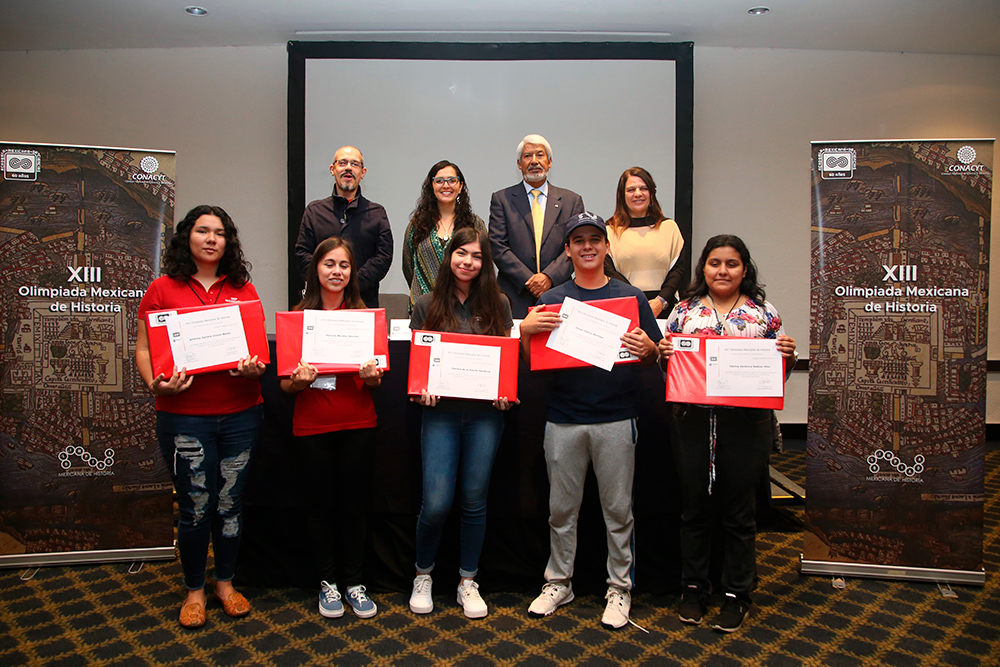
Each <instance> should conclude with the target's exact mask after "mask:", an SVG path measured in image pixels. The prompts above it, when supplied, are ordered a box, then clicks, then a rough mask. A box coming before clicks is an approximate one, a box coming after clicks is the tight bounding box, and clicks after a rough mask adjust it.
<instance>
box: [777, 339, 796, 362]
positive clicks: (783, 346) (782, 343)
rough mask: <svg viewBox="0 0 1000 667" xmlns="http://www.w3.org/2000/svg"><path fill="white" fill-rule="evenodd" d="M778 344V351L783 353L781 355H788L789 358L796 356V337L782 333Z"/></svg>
mask: <svg viewBox="0 0 1000 667" xmlns="http://www.w3.org/2000/svg"><path fill="white" fill-rule="evenodd" d="M777 345H778V352H780V353H781V356H783V357H786V358H788V359H792V358H794V357H795V339H794V338H792V337H791V336H786V335H784V334H782V335H780V336H778V340H777Z"/></svg>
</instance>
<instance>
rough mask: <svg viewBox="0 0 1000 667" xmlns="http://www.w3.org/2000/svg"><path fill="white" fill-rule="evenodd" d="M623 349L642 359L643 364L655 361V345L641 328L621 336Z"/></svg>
mask: <svg viewBox="0 0 1000 667" xmlns="http://www.w3.org/2000/svg"><path fill="white" fill-rule="evenodd" d="M622 343H624V344H625V349H626V350H628V351H629V352H631V353H632V354H634V355H635V356H637V357H639V358H640V359H642V361H643V363H651V360H655V359H656V343H654V342H653V341H652V340H650V338H649V336H648V335H646V332H645V331H644V330H643V328H642V327H636V328H635V329H632V330H631V331H628V332H626V333H625V335H624V336H622Z"/></svg>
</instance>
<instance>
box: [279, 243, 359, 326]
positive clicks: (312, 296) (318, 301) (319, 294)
mask: <svg viewBox="0 0 1000 667" xmlns="http://www.w3.org/2000/svg"><path fill="white" fill-rule="evenodd" d="M337 248H343V249H344V251H345V252H347V261H348V262H349V263H350V265H351V277H350V278H349V279H348V280H347V285H345V286H344V307H345V308H364V307H365V302H364V301H362V300H361V283H360V281H359V279H358V265H357V262H355V261H354V248H353V246H351V242H350V241H348V240H347V239H345V238H343V237H341V236H331V237H330V238H328V239H326V240H325V241H323V242H321V243H320V244H319V245H318V246H316V250H315V251H314V252H313V256H312V260H311V261H310V262H309V268H308V269H307V270H306V292H305V294H304V295H303V296H302V301H299V302H298V303H297V304H295V307H294V308H292V310H323V288H322V287H320V284H319V263H320V262H322V261H323V258H324V257H326V255H327V253H329V252H330V251H331V250H336V249H337Z"/></svg>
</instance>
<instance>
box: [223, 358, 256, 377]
mask: <svg viewBox="0 0 1000 667" xmlns="http://www.w3.org/2000/svg"><path fill="white" fill-rule="evenodd" d="M229 374H230V375H232V376H233V377H234V378H235V377H242V378H246V379H248V380H256V379H257V378H259V377H260V376H261V375H263V374H264V364H262V363H261V362H259V361H257V355H256V354H255V355H253V356H252V357H248V358H246V359H240V360H239V363H238V364H237V365H236V370H230V371H229Z"/></svg>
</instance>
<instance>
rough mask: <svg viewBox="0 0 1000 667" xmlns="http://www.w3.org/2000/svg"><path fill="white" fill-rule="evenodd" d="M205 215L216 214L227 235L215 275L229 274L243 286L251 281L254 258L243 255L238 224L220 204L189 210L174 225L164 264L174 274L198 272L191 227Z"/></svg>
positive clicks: (186, 274) (169, 273)
mask: <svg viewBox="0 0 1000 667" xmlns="http://www.w3.org/2000/svg"><path fill="white" fill-rule="evenodd" d="M203 215H214V216H215V217H217V218H218V219H219V220H221V221H222V229H223V232H224V233H225V235H226V249H225V251H223V253H222V258H221V259H220V260H219V265H218V267H216V269H215V275H217V276H226V279H227V280H228V281H229V282H230V283H232V284H233V286H234V287H242V286H243V285H246V284H247V283H248V282H250V268H251V267H250V262H248V261H247V260H246V258H245V257H243V248H241V247H240V237H239V235H238V234H237V232H236V224H235V223H234V222H233V219H232V218H230V217H229V214H228V213H226V212H225V211H224V210H223V209H222V208H220V207H219V206H209V205H208V204H202V205H201V206H195V207H194V208H193V209H191V210H190V211H188V214H187V215H185V216H184V219H183V220H181V221H180V222H179V223H177V226H176V227H174V236H173V238H171V239H170V247H169V248H167V252H166V254H165V255H164V256H163V268H164V271H166V274H167V275H168V276H170V277H171V278H190V277H191V276H193V275H194V274H196V273H198V265H197V264H195V263H194V257H192V256H191V230H192V229H194V223H195V222H197V221H198V218H200V217H201V216H203Z"/></svg>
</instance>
